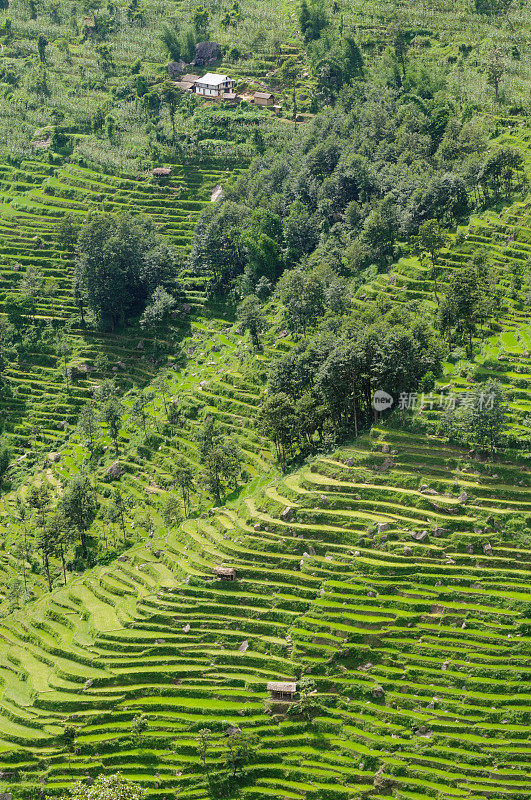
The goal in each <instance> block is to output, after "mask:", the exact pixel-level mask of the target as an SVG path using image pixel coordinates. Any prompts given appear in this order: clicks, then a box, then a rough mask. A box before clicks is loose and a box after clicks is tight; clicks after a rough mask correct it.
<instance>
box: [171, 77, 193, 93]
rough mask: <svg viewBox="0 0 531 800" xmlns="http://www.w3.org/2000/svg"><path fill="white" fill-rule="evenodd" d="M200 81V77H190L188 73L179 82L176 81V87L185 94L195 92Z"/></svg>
mask: <svg viewBox="0 0 531 800" xmlns="http://www.w3.org/2000/svg"><path fill="white" fill-rule="evenodd" d="M198 80H199V75H190V74H189V73H187V74H186V75H183V76H182V77H181V79H180V80H179V81H176V82H175V85H176V86H177V88H178V89H182V90H183V92H193V91H194V88H195V85H196V83H197V81H198Z"/></svg>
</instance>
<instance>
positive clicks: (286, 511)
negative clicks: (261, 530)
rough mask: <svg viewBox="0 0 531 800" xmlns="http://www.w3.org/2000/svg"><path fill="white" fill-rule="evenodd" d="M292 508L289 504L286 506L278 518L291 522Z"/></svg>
mask: <svg viewBox="0 0 531 800" xmlns="http://www.w3.org/2000/svg"><path fill="white" fill-rule="evenodd" d="M294 516H295V515H294V513H293V509H292V507H291V506H286V508H285V509H284V510H283V511H282V512H281V514H280V519H281V520H283V521H284V522H291V521H292V520H293V517H294Z"/></svg>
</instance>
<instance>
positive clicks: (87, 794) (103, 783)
mask: <svg viewBox="0 0 531 800" xmlns="http://www.w3.org/2000/svg"><path fill="white" fill-rule="evenodd" d="M145 794H146V792H145V789H143V788H142V787H141V786H139V785H138V784H136V783H130V782H129V781H128V780H126V779H125V778H123V777H122V776H121V775H120V774H119V773H116V774H114V775H98V777H97V778H96V779H95V780H94V782H93V783H92V784H91V785H89V784H87V783H86V781H84V780H83V781H79V782H78V783H75V784H74V786H73V787H72V788H71V789H70V791H69V794H68V795H63V796H62V797H61V798H60V800H144V797H145Z"/></svg>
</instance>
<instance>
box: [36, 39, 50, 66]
mask: <svg viewBox="0 0 531 800" xmlns="http://www.w3.org/2000/svg"><path fill="white" fill-rule="evenodd" d="M47 46H48V39H47V38H46V36H45V35H44V34H43V33H39V36H38V38H37V50H38V52H39V60H40V62H41V64H44V63H45V61H46V47H47Z"/></svg>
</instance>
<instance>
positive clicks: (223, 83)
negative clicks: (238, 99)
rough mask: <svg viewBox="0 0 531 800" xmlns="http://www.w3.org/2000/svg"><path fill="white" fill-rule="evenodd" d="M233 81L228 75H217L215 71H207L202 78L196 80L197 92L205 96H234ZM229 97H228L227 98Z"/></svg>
mask: <svg viewBox="0 0 531 800" xmlns="http://www.w3.org/2000/svg"><path fill="white" fill-rule="evenodd" d="M232 87H233V81H232V79H231V78H229V77H228V75H217V74H216V73H215V72H207V74H206V75H203V77H202V78H199V80H197V81H196V82H195V86H194V91H195V94H198V95H202V96H203V97H212V98H216V97H221V98H223V97H227V95H229V97H231V96H233V91H232ZM227 99H228V98H227Z"/></svg>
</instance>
